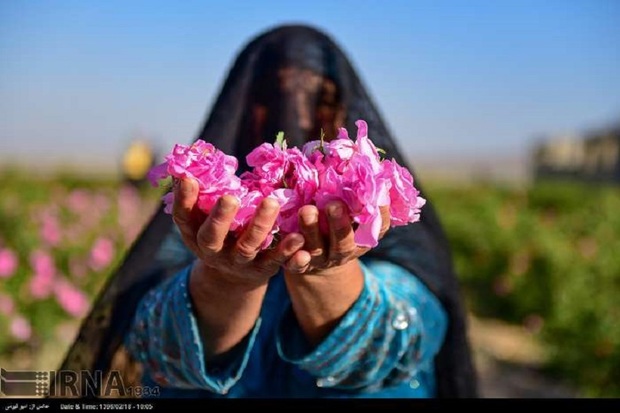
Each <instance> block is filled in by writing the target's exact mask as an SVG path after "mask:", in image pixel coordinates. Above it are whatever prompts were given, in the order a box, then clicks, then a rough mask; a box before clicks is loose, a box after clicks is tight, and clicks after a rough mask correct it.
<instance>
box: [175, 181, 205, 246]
mask: <svg viewBox="0 0 620 413" xmlns="http://www.w3.org/2000/svg"><path fill="white" fill-rule="evenodd" d="M197 200H198V182H196V181H195V180H194V179H191V178H183V179H181V180H179V181H177V182H175V187H174V203H173V204H172V220H173V221H174V223H175V224H176V225H177V227H178V228H179V231H180V232H181V236H182V238H183V240H184V241H185V243H186V244H188V247H190V248H196V233H197V231H198V228H199V226H200V222H197V221H196V220H195V217H196V213H195V210H194V206H195V205H196V201H197Z"/></svg>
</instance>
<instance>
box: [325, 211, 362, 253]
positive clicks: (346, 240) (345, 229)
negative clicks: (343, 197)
mask: <svg viewBox="0 0 620 413" xmlns="http://www.w3.org/2000/svg"><path fill="white" fill-rule="evenodd" d="M327 220H328V222H329V240H330V245H329V261H330V262H332V263H334V264H335V265H341V264H343V263H344V262H345V261H346V259H347V258H348V257H349V256H351V255H353V254H354V252H355V247H356V245H355V240H354V234H353V227H352V226H351V218H349V214H348V213H346V207H345V205H344V204H343V203H342V202H333V203H330V204H329V205H328V206H327Z"/></svg>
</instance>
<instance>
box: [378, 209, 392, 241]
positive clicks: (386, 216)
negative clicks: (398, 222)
mask: <svg viewBox="0 0 620 413" xmlns="http://www.w3.org/2000/svg"><path fill="white" fill-rule="evenodd" d="M379 211H380V212H381V230H380V231H379V239H381V238H383V236H384V235H385V233H386V232H388V230H389V229H390V219H391V215H390V207H389V206H387V205H386V206H382V207H379Z"/></svg>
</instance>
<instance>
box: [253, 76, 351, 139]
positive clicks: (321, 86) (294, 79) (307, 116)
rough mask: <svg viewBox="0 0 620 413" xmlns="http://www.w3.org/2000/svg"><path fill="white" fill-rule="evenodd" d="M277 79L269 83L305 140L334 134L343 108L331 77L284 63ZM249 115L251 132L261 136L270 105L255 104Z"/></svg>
mask: <svg viewBox="0 0 620 413" xmlns="http://www.w3.org/2000/svg"><path fill="white" fill-rule="evenodd" d="M277 83H278V84H277V85H273V86H272V87H275V88H277V89H279V92H280V93H278V94H277V95H276V96H279V99H283V102H284V103H285V104H284V106H285V107H284V108H283V109H284V110H285V111H286V112H287V113H288V117H289V119H295V120H296V122H297V127H298V130H299V131H300V132H301V134H302V136H303V138H304V140H305V141H309V140H314V139H319V138H320V136H321V132H323V133H324V135H325V139H326V140H331V139H333V138H335V137H336V135H337V133H338V128H340V127H342V126H343V125H344V122H345V116H344V114H345V110H344V105H343V104H342V102H341V101H340V96H339V93H338V89H337V86H336V83H335V82H334V81H333V80H331V79H329V78H327V77H324V76H322V75H320V74H317V73H316V72H314V71H312V70H309V69H305V68H299V67H295V66H286V67H283V68H281V69H279V70H278V73H277ZM268 96H274V94H271V93H270V94H268ZM274 109H275V108H273V107H272V110H274ZM252 115H253V116H252V118H253V132H254V133H255V136H260V135H262V131H264V130H265V127H266V126H267V125H266V123H267V122H268V117H269V109H268V108H267V107H266V105H264V104H256V105H254V108H253V113H252ZM279 116H282V114H281V113H280V114H279Z"/></svg>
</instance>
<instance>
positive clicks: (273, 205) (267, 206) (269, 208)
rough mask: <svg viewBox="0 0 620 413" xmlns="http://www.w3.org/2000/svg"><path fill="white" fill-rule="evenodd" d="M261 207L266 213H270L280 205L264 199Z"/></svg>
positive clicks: (272, 200) (274, 201) (270, 199)
mask: <svg viewBox="0 0 620 413" xmlns="http://www.w3.org/2000/svg"><path fill="white" fill-rule="evenodd" d="M262 206H263V208H264V209H266V210H267V211H269V212H271V211H273V210H275V209H276V208H278V207H279V206H280V204H279V203H278V201H276V200H275V199H272V198H265V199H264V200H263V202H262Z"/></svg>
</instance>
